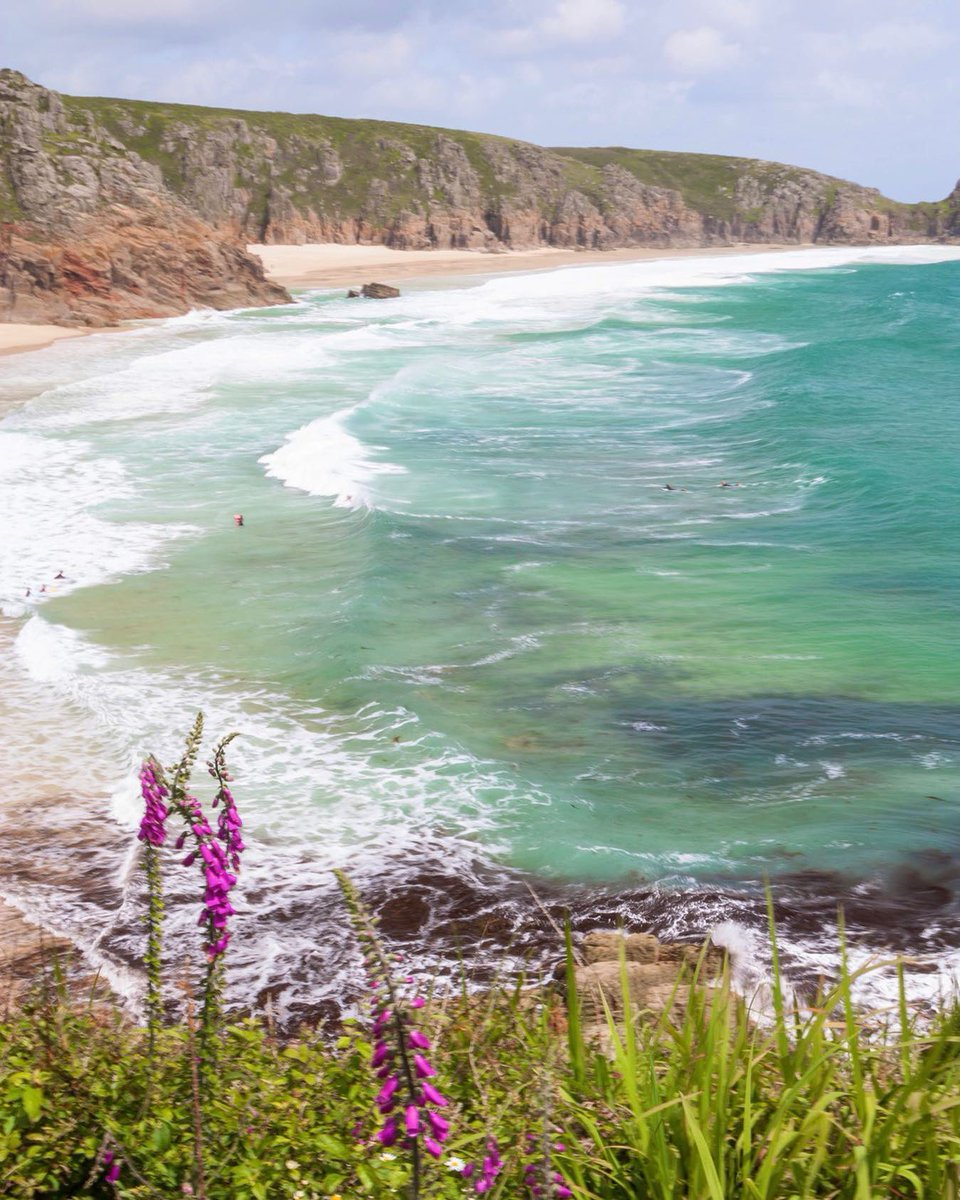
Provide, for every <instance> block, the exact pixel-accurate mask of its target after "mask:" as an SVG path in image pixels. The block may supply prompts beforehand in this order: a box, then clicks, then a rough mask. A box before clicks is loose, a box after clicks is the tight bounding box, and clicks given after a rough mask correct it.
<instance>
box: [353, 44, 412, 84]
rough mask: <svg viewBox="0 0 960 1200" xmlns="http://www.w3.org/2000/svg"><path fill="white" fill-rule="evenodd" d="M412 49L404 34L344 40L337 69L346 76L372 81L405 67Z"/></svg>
mask: <svg viewBox="0 0 960 1200" xmlns="http://www.w3.org/2000/svg"><path fill="white" fill-rule="evenodd" d="M412 49H413V47H412V44H411V42H410V39H409V38H408V37H406V36H405V35H404V34H402V33H388V34H384V35H383V36H378V35H376V34H366V35H365V34H357V35H354V36H352V37H347V38H344V39H343V41H342V42H341V43H340V45H339V46H338V50H337V67H338V69H339V70H340V72H341V73H342V74H344V75H347V76H351V75H359V76H361V77H363V78H366V79H371V78H374V77H376V76H379V75H389V74H390V73H391V72H393V71H395V70H396V69H397V67H400V66H403V65H404V64H405V63H406V62H407V61H408V60H409V58H410V53H411V50H412Z"/></svg>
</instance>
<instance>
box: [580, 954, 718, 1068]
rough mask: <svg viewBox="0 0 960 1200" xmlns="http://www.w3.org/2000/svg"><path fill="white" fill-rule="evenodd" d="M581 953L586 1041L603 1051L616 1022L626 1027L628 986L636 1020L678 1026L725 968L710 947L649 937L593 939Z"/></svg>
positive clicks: (581, 1001)
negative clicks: (697, 993)
mask: <svg viewBox="0 0 960 1200" xmlns="http://www.w3.org/2000/svg"><path fill="white" fill-rule="evenodd" d="M580 953H581V959H582V962H581V964H580V965H579V966H578V967H577V968H576V983H577V993H578V996H579V1001H580V1019H581V1022H582V1025H583V1032H584V1037H585V1038H586V1040H587V1041H588V1042H593V1043H596V1044H599V1045H601V1046H607V1045H608V1043H609V1038H610V1020H611V1019H612V1020H613V1022H614V1023H615V1024H621V1023H622V1022H623V1021H624V1019H625V1017H626V1013H625V1006H624V982H626V987H627V991H628V994H629V998H630V1009H631V1012H630V1017H631V1019H632V1020H637V1019H647V1020H653V1021H657V1020H660V1019H661V1018H662V1017H664V1016H667V1017H668V1018H669V1019H670V1020H671V1021H673V1023H674V1024H677V1023H679V1022H680V1021H681V1020H682V1018H683V1013H684V1011H685V1010H686V1008H687V1006H688V1004H689V1003H690V996H691V989H692V988H694V987H702V986H704V985H705V984H707V983H708V982H709V981H710V980H711V979H713V978H715V977H716V976H717V975H718V974H719V972H720V971H721V970H722V967H723V962H724V952H723V951H722V950H721V949H720V948H719V947H717V946H714V945H712V944H710V943H709V942H708V943H707V944H706V945H694V944H690V943H688V942H661V941H660V940H659V939H658V938H656V937H654V936H653V934H649V933H631V934H623V933H615V932H606V931H596V932H594V933H588V934H587V935H586V936H585V937H584V939H583V942H582V944H581V947H580ZM621 953H622V955H623V959H624V961H623V963H621V961H620V960H621Z"/></svg>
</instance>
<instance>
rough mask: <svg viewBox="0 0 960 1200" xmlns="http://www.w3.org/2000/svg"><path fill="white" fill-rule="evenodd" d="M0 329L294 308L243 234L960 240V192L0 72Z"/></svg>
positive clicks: (433, 240)
mask: <svg viewBox="0 0 960 1200" xmlns="http://www.w3.org/2000/svg"><path fill="white" fill-rule="evenodd" d="M0 222H2V225H0V228H2V240H0V320H15V321H29V320H44V321H55V322H60V323H63V324H108V323H111V322H114V321H116V320H118V319H121V318H125V317H139V316H166V315H170V314H172V313H176V312H183V311H185V310H186V309H188V308H190V307H192V306H196V305H211V306H213V307H217V308H228V307H237V306H241V305H253V304H271V303H276V302H279V301H283V300H284V299H286V295H285V293H284V292H283V290H282V289H280V288H278V287H276V286H275V285H273V284H270V283H268V282H267V281H266V280H265V279H264V277H263V273H262V269H261V267H260V264H259V260H257V259H255V258H252V257H251V256H250V255H248V254H247V253H246V251H245V250H244V248H243V247H244V243H246V242H275V243H290V242H292V243H300V242H306V241H317V242H320V241H332V242H349V243H353V242H361V243H384V244H386V245H388V246H392V247H396V248H400V249H425V248H432V247H459V248H465V249H478V250H483V249H491V250H495V249H498V248H503V247H510V248H524V247H533V246H540V245H550V246H561V247H585V248H591V249H613V248H616V247H624V246H634V245H635V246H664V247H668V246H700V245H725V244H732V243H736V242H766V241H782V242H798V243H802V242H832V243H838V242H841V243H850V242H852V243H871V242H877V243H885V244H888V243H891V242H894V243H895V242H917V241H929V240H952V239H954V238H958V237H960V186H958V189H957V190H956V191H954V193H953V194H952V196H951V197H949V198H948V199H947V200H944V201H942V202H938V203H931V204H914V205H908V204H899V203H897V202H895V201H892V200H888V199H886V198H885V197H883V196H881V195H880V193H879V192H877V191H876V190H874V189H871V188H865V187H860V186H858V185H857V184H853V183H848V182H846V181H844V180H840V179H833V178H831V177H829V176H825V175H820V174H817V173H816V172H814V171H808V170H803V169H800V168H797V167H789V166H784V165H782V164H778V163H767V162H760V161H757V160H754V159H744V158H722V157H717V156H711V155H696V154H670V153H665V152H658V151H646V150H628V149H622V148H612V149H571V148H563V149H547V148H545V147H541V146H534V145H530V144H529V143H525V142H518V141H514V140H512V139H509V138H502V137H494V136H490V135H483V134H476V133H465V132H459V131H453V130H445V129H435V128H429V127H425V126H416V125H401V124H396V123H390V122H382V121H366V120H345V119H341V118H334V117H320V116H300V115H295V114H289V113H261V112H241V111H233V110H228V109H210V108H195V107H190V106H186V105H176V104H155V103H147V102H143V101H134V100H110V99H99V98H77V97H70V96H61V95H58V94H57V93H55V92H51V91H48V90H47V89H44V88H41V87H38V86H37V85H36V84H33V83H31V82H30V81H28V80H27V79H25V78H24V76H22V75H20V74H18V73H17V72H15V71H9V70H6V71H0Z"/></svg>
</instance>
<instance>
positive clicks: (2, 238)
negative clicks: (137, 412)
mask: <svg viewBox="0 0 960 1200" xmlns="http://www.w3.org/2000/svg"><path fill="white" fill-rule="evenodd" d="M0 149H2V152H3V157H2V173H0V219H2V223H0V320H5V321H27V322H29V321H40V322H52V323H55V324H60V325H94V326H101V325H112V324H115V323H116V322H117V321H120V320H124V319H129V318H136V317H167V316H174V315H176V314H177V313H183V312H186V311H188V310H189V309H190V308H194V307H197V306H204V307H212V308H237V307H241V306H245V305H256V304H277V303H284V302H287V301H288V300H289V296H288V295H287V293H286V292H285V290H284V289H283V288H280V287H278V286H277V285H276V284H273V283H271V282H269V281H268V280H267V279H266V278H265V276H264V273H263V267H262V264H261V263H260V260H259V259H257V258H255V257H253V256H252V255H250V254H248V253H247V251H246V250H245V248H244V246H243V244H242V243H241V242H240V240H239V238H238V237H237V236H236V234H234V235H233V236H231V235H230V234H229V231H227V230H224V229H221V228H215V227H214V226H212V225H211V224H210V223H208V222H206V221H204V220H203V219H202V217H201V216H199V215H197V214H196V213H195V212H193V211H191V209H190V208H189V207H188V206H187V205H186V204H185V203H184V202H183V201H182V200H181V199H179V198H178V197H177V196H176V195H175V194H174V193H173V192H172V191H171V189H170V188H169V187H168V185H167V183H166V182H165V180H164V176H163V172H162V171H161V169H160V167H159V166H158V165H157V164H155V163H150V162H146V161H144V160H143V159H142V158H141V157H140V156H139V155H138V154H137V153H135V152H131V151H129V150H127V149H126V148H125V147H124V145H123V143H122V142H121V141H119V140H118V139H116V138H115V137H113V136H111V135H110V134H109V133H108V132H107V131H106V130H104V129H103V128H101V127H100V126H98V125H97V123H96V121H95V120H94V119H93V118H92V117H91V116H89V115H88V116H87V117H86V118H84V119H80V120H78V119H76V117H75V116H72V115H71V114H70V113H68V111H67V109H66V107H65V105H64V102H63V100H62V99H61V97H60V96H58V95H57V94H56V93H55V92H50V91H48V90H46V89H45V88H41V87H38V86H36V85H35V84H32V83H30V82H29V81H28V80H26V79H24V77H23V76H21V75H18V74H16V73H15V72H10V71H4V72H0Z"/></svg>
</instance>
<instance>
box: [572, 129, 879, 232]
mask: <svg viewBox="0 0 960 1200" xmlns="http://www.w3.org/2000/svg"><path fill="white" fill-rule="evenodd" d="M554 149H556V152H557V153H558V154H563V155H566V156H567V157H569V158H573V159H577V160H578V161H580V162H584V163H589V164H590V165H591V166H594V167H598V168H603V167H605V166H606V165H607V164H608V163H613V164H615V165H616V166H619V167H623V168H624V169H625V170H627V171H629V172H630V174H631V175H634V176H636V178H637V179H639V180H640V181H641V183H646V184H650V185H652V186H654V187H662V188H671V189H672V190H674V191H677V192H679V193H680V195H681V196H682V197H683V198H684V200H685V201H686V203H687V204H688V205H690V207H691V208H695V209H697V211H698V212H702V213H705V214H706V215H707V216H711V217H714V218H715V219H717V220H724V221H729V220H732V219H733V217H735V216H737V215H740V216H741V217H743V216H744V215H745V214H744V213H743V212H742V211H741V212H739V214H738V210H737V206H736V203H735V201H734V195H735V192H736V187H737V183H738V181H739V180H740V179H742V178H744V177H749V178H750V179H753V180H756V182H757V184H758V185H759V186H760V189H761V192H762V193H764V194H765V193H767V192H770V191H772V190H773V189H774V188H775V187H776V186H777V185H779V184H782V183H787V182H800V181H802V180H804V179H813V180H818V181H820V182H822V183H824V184H827V185H829V184H831V183H832V184H834V185H835V186H836V187H839V186H846V187H856V186H857V185H856V184H848V183H846V181H845V180H841V179H833V177H832V176H829V175H820V174H818V173H817V172H814V171H805V170H803V169H802V168H800V167H791V166H787V165H785V164H783V163H773V162H764V161H762V160H761V159H756V158H732V157H729V156H726V155H722V154H684V153H680V152H674V151H668V150H631V149H628V148H626V147H624V146H611V147H607V148H602V147H591V148H585V149H580V148H578V147H575V146H562V147H554Z"/></svg>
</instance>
